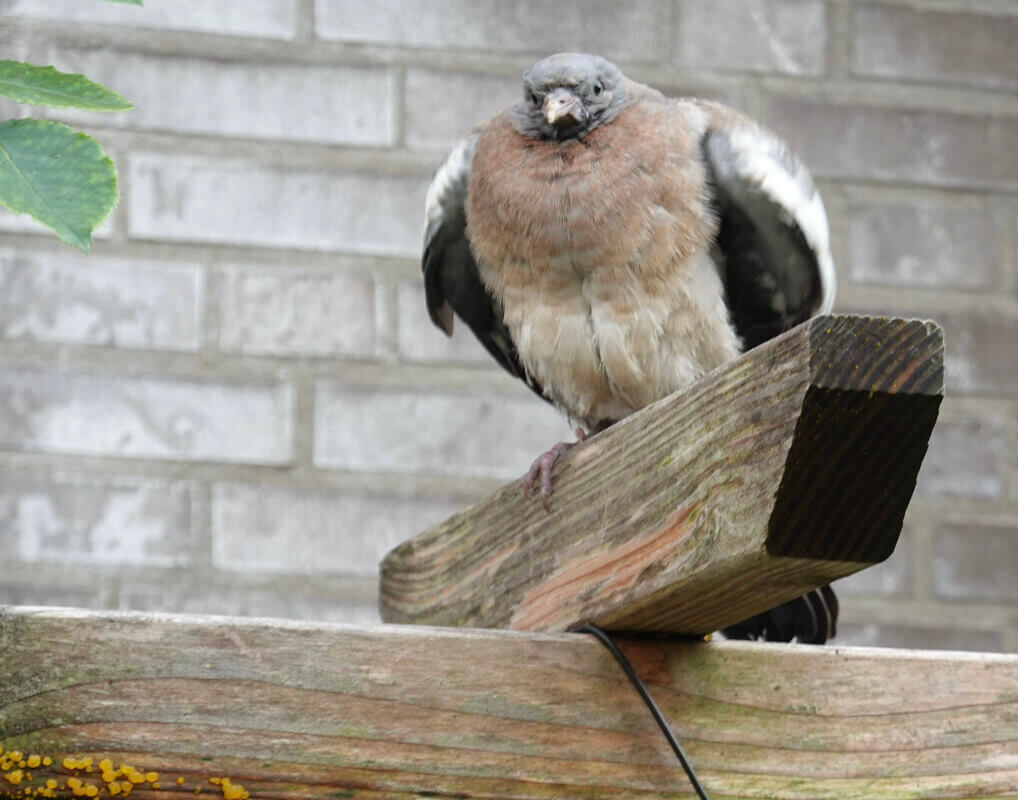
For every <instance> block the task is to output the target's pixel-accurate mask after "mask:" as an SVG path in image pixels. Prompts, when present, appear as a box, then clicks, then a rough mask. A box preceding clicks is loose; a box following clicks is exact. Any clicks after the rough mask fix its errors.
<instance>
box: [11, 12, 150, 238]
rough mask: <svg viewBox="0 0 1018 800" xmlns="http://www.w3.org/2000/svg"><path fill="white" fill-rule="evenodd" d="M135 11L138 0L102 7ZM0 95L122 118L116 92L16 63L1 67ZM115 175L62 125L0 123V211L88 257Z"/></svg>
mask: <svg viewBox="0 0 1018 800" xmlns="http://www.w3.org/2000/svg"><path fill="white" fill-rule="evenodd" d="M107 2H111V3H122V4H125V5H133V6H140V5H141V4H142V0H107ZM0 94H2V95H6V96H7V97H10V98H11V99H12V100H14V101H15V102H18V103H28V104H30V105H45V106H51V107H53V108H80V109H85V110H86V111H127V110H129V109H131V108H133V106H132V105H131V103H130V102H128V101H127V100H125V99H124V98H123V97H121V96H120V95H119V94H117V93H116V92H114V91H112V90H110V89H107V88H106V87H105V86H103V85H102V84H99V83H95V82H94V81H91V80H89V79H88V78H86V77H84V76H83V75H73V74H70V73H66V72H59V71H57V70H56V69H55V68H53V67H39V66H35V65H34V64H24V63H22V62H20V61H0ZM119 199H120V192H119V190H118V189H117V169H116V167H115V166H114V165H113V161H112V160H111V159H110V158H109V156H107V155H106V153H105V152H103V149H102V147H101V146H100V144H99V143H98V142H97V141H96V140H95V139H93V138H91V137H90V136H87V135H86V134H84V133H80V132H77V131H75V130H73V129H72V128H70V127H68V126H67V125H64V124H63V123H62V122H48V121H44V120H40V119H31V118H29V119H15V120H8V121H6V122H2V123H0V205H2V206H4V207H5V208H6V209H7V210H8V211H10V212H11V213H13V214H28V215H29V216H31V217H34V218H35V219H36V220H38V221H39V222H41V223H42V224H43V225H46V226H48V227H49V228H52V229H53V231H54V232H55V233H56V234H57V236H58V237H60V240H61V241H63V242H66V243H67V244H70V245H73V246H74V247H77V248H80V249H81V250H83V251H84V252H86V253H87V252H88V249H89V246H90V245H91V243H92V232H93V231H94V230H95V229H96V228H97V227H98V226H99V225H101V224H102V223H103V220H105V219H106V218H107V217H108V216H109V214H110V212H111V211H112V210H113V208H114V207H115V206H116V204H117V201H118V200H119Z"/></svg>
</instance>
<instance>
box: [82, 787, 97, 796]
mask: <svg viewBox="0 0 1018 800" xmlns="http://www.w3.org/2000/svg"><path fill="white" fill-rule="evenodd" d="M97 794H99V787H98V786H92V785H91V784H89V786H88V787H87V788H86V789H85V796H86V797H95V796H96V795H97Z"/></svg>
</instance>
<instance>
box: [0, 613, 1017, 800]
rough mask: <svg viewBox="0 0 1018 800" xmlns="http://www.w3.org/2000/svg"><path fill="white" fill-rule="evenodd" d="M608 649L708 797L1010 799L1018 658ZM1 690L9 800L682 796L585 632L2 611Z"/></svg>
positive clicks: (671, 761) (644, 715) (747, 647)
mask: <svg viewBox="0 0 1018 800" xmlns="http://www.w3.org/2000/svg"><path fill="white" fill-rule="evenodd" d="M620 643H621V645H622V648H623V649H624V650H625V652H626V653H627V655H628V656H629V658H630V659H631V660H632V662H633V665H634V666H635V668H636V670H637V672H638V673H639V674H640V675H641V676H642V677H643V678H644V680H645V681H647V683H648V686H649V689H650V692H651V694H652V695H653V696H654V697H655V699H656V701H657V702H658V704H659V705H660V707H661V709H662V711H663V712H664V714H665V715H666V717H667V718H668V719H669V720H670V721H671V723H672V725H673V727H674V729H675V730H676V733H677V735H678V736H679V737H680V739H681V741H682V743H683V746H684V748H685V749H686V751H687V753H688V755H689V757H690V759H691V761H692V763H693V765H694V767H695V768H696V770H697V772H698V774H699V776H700V778H701V780H702V781H703V782H704V785H705V786H706V788H707V790H708V792H710V793H711V796H712V797H713V798H715V800H719V798H750V797H752V798H764V797H766V798H795V799H796V800H805V799H807V798H839V800H842V799H845V798H856V799H861V798H872V799H873V800H877V799H879V800H887V798H905V797H910V798H916V797H938V798H962V797H975V796H981V797H984V796H991V795H992V796H994V797H998V796H1001V797H1003V796H1007V797H1018V694H1016V687H1018V657H1015V656H991V655H979V654H961V653H920V652H908V651H889V650H884V651H878V650H871V649H851V648H831V647H827V648H816V647H808V646H799V645H765V644H757V643H746V642H718V643H702V642H699V643H697V642H679V641H668V640H664V639H661V638H656V637H655V638H651V637H646V638H642V639H641V638H633V639H622V640H620ZM0 675H2V676H3V680H2V681H0V745H2V747H3V748H4V751H5V753H6V754H8V755H9V754H10V752H11V751H12V750H18V751H21V759H22V760H26V767H24V768H21V777H20V781H19V782H18V783H12V782H10V780H9V778H10V777H11V776H12V774H13V773H14V772H15V771H16V769H17V767H16V766H13V767H12V766H8V768H7V769H6V770H5V771H4V772H2V773H0V793H5V794H7V795H8V796H10V797H15V796H16V797H18V798H22V800H23V798H24V789H25V788H29V789H31V790H33V791H35V790H36V789H39V788H40V787H45V785H46V781H47V780H53V781H56V782H57V789H56V790H55V796H57V797H70V796H71V795H72V794H73V792H72V791H70V790H69V789H68V788H67V787H68V778H69V777H72V776H74V777H76V779H77V780H78V781H81V782H82V783H81V785H80V787H79V788H80V790H81V791H87V786H88V785H92V786H96V787H97V789H99V788H101V789H102V791H101V792H100V793H99V795H98V796H99V797H101V798H109V797H110V795H109V792H108V789H107V788H106V786H107V782H106V781H104V780H103V774H102V773H103V772H104V771H106V772H109V771H111V770H109V769H107V770H103V769H101V768H100V767H99V764H100V762H103V761H104V759H109V761H110V762H111V766H112V769H118V768H120V766H121V765H122V764H125V763H126V764H129V765H130V766H132V767H134V770H135V771H136V772H135V774H137V775H142V776H143V775H145V774H146V773H149V772H155V773H157V777H156V778H155V780H156V782H158V783H159V785H160V789H159V790H158V791H154V790H153V789H152V788H151V787H152V783H151V782H150V781H148V780H142V781H141V782H140V783H138V784H136V785H135V788H134V789H133V793H137V794H141V795H144V796H145V797H149V798H158V797H160V796H166V795H171V796H176V797H181V798H183V797H185V796H186V797H191V798H193V797H194V796H195V795H194V790H195V789H196V788H199V789H201V790H202V794H203V795H204V796H205V797H208V796H209V793H210V792H211V793H214V795H215V796H223V795H224V794H225V793H224V792H223V790H222V787H223V784H222V782H220V783H219V784H210V783H209V780H210V779H211V778H217V779H222V778H229V781H230V784H229V788H230V791H231V793H235V795H236V797H237V798H240V797H242V796H243V793H244V792H246V793H248V794H250V796H251V798H268V797H272V798H339V797H352V798H411V797H417V798H419V797H461V798H466V797H486V798H495V797H497V798H520V799H521V800H523V799H526V800H533V798H584V799H585V800H590V798H623V797H625V798H631V797H646V798H664V797H677V796H683V797H685V796H690V795H691V791H690V788H689V784H688V783H687V781H686V778H685V776H684V774H683V772H682V770H681V769H680V768H679V766H678V764H677V763H676V760H675V758H674V755H673V754H672V753H671V751H670V750H669V749H668V746H667V745H666V743H665V741H664V738H663V737H662V736H661V734H660V731H658V729H657V727H656V726H655V725H654V723H653V722H652V720H651V718H650V715H649V714H648V712H647V709H646V707H645V706H644V705H643V703H642V702H641V700H640V699H639V697H638V696H637V694H636V692H635V691H634V690H633V688H632V686H631V685H630V684H629V683H628V682H627V680H626V679H625V678H624V676H623V674H622V672H621V670H620V669H619V668H618V665H617V664H616V663H615V662H614V660H613V659H612V657H611V656H610V655H609V654H608V652H607V651H606V650H604V648H603V647H602V646H601V645H600V644H599V643H598V642H596V641H594V640H593V639H592V638H591V637H589V636H583V635H580V634H529V633H528V634H524V633H515V632H510V631H476V630H454V629H429V628H408V627H399V626H376V627H353V626H338V625H332V626H330V625H311V624H301V623H291V622H281V621H269V620H238V619H232V620H231V619H225V618H209V617H206V618H201V617H174V616H157V617H148V616H142V615H115V614H97V613H91V612H71V611H67V610H52V609H49V610H44V609H35V610H31V609H0ZM30 754H31V755H36V756H38V757H39V765H38V766H37V767H35V768H28V767H27V759H28V757H29V755H30ZM44 756H46V757H48V758H49V759H51V762H52V763H51V764H50V765H48V766H45V765H43V764H42V763H41V759H42V757H44ZM67 757H70V758H71V759H73V760H72V761H71V762H70V763H71V765H72V767H73V766H74V765H79V766H80V765H82V764H83V759H85V758H90V759H91V761H92V769H91V771H86V770H85V769H83V768H77V769H74V768H71V769H67V768H64V767H63V766H62V765H63V763H64V758H67ZM0 758H2V756H0ZM32 763H35V762H34V761H33V762H32ZM28 772H31V780H28V779H27V778H26V777H25V776H26V773H28ZM4 775H6V776H7V777H8V779H7V780H5V779H4V777H3V776H4ZM149 777H152V776H149ZM178 778H182V779H183V782H182V783H178V782H177V779H178ZM238 787H239V789H238ZM35 796H38V795H35ZM84 796H87V795H84Z"/></svg>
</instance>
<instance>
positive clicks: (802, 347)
mask: <svg viewBox="0 0 1018 800" xmlns="http://www.w3.org/2000/svg"><path fill="white" fill-rule="evenodd" d="M943 347H944V342H943V332H942V331H941V329H940V328H939V327H938V326H937V325H936V324H934V323H932V322H920V321H916V320H901V319H872V318H864V317H847V316H829V317H819V318H816V319H814V320H811V321H810V322H808V323H806V324H804V325H801V326H799V327H798V328H795V329H794V330H792V331H789V332H788V333H786V334H785V335H783V336H781V337H780V338H778V339H775V340H772V341H771V342H768V343H767V344H765V345H763V346H761V347H758V348H756V349H754V350H752V351H750V352H749V353H746V354H745V355H743V356H742V357H740V358H739V359H737V360H736V361H734V362H732V363H730V364H728V365H726V366H724V367H722V368H720V369H718V370H715V371H714V372H712V373H711V374H710V375H708V376H706V377H705V378H704V379H703V380H701V381H700V382H699V383H697V384H695V385H694V386H693V387H692V388H691V389H689V390H688V391H687V392H685V393H681V394H675V395H672V396H671V397H669V398H667V399H665V400H663V401H661V402H659V403H656V404H654V405H652V406H649V407H648V408H646V409H644V410H642V411H640V412H639V413H637V414H634V415H632V416H631V417H628V418H626V419H624V420H622V421H621V422H619V423H618V424H616V425H615V426H613V427H612V428H610V429H609V430H608V431H606V432H605V433H603V434H600V435H598V436H596V437H594V438H592V439H589V440H588V441H587V442H586V443H584V444H583V445H582V446H579V447H577V448H575V449H574V450H572V451H571V452H570V453H569V454H568V455H567V456H566V457H565V458H564V459H563V460H562V462H561V463H560V464H559V465H558V466H556V469H555V473H554V479H555V487H556V488H555V495H554V497H553V499H552V502H553V512H552V513H551V514H550V515H549V514H546V513H545V511H544V509H543V508H542V507H541V505H540V503H538V502H531V501H527V500H526V499H524V498H523V494H522V488H521V483H520V482H519V481H517V482H515V483H512V484H510V485H508V486H506V487H505V488H504V489H502V490H501V491H499V492H498V493H496V494H495V495H493V496H492V497H490V498H489V499H487V500H486V501H484V502H482V503H480V504H479V505H476V506H474V507H473V508H470V509H468V510H466V511H464V512H462V513H460V514H457V515H456V516H454V517H452V518H450V519H449V520H447V521H446V522H445V523H443V524H441V525H439V526H437V527H435V528H433V529H431V530H430V531H427V532H426V533H423V534H421V535H420V536H417V537H416V538H414V539H412V540H411V541H409V542H406V543H405V544H403V545H401V546H400V547H398V548H396V549H395V550H393V551H392V552H391V553H389V555H388V556H386V558H385V560H384V561H383V562H382V569H381V612H382V618H383V619H385V620H386V621H390V622H404V623H424V624H432V625H466V626H472V627H509V628H515V629H521V630H548V631H564V630H569V629H570V628H573V627H576V626H578V625H580V624H583V623H589V622H592V623H596V624H598V625H600V626H602V627H604V628H609V629H616V630H630V631H636V630H642V631H666V632H681V633H687V634H702V633H707V632H709V631H713V630H717V629H719V628H723V627H725V626H726V625H731V624H733V623H735V622H738V621H740V620H742V619H744V618H746V617H749V616H751V615H752V614H755V613H757V612H759V611H763V610H765V609H767V608H770V607H772V606H774V605H777V604H779V603H781V602H784V601H786V600H789V599H791V598H793V597H796V596H798V595H800V594H802V593H804V592H806V591H808V590H810V589H813V588H816V587H817V586H821V585H823V584H826V583H829V582H831V581H832V580H834V579H836V578H840V577H843V576H845V575H848V574H850V573H852V572H856V571H857V570H860V569H862V568H864V567H866V566H868V565H870V564H873V563H875V562H878V561H882V560H884V559H885V558H887V557H888V556H889V555H890V554H891V552H892V551H893V549H894V546H895V543H896V542H897V539H898V534H899V533H900V531H901V523H902V518H903V517H904V514H905V509H906V508H907V506H908V502H909V500H910V498H911V496H912V491H913V489H914V487H915V479H916V475H917V473H918V471H919V466H920V464H921V462H922V459H923V456H924V454H925V452H926V446H927V442H928V440H929V436H930V433H931V431H932V429H933V425H934V422H935V421H936V417H937V411H938V409H939V406H940V401H941V399H942V394H943Z"/></svg>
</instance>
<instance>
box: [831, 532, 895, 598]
mask: <svg viewBox="0 0 1018 800" xmlns="http://www.w3.org/2000/svg"><path fill="white" fill-rule="evenodd" d="M910 539H911V537H910V535H909V531H908V530H907V529H905V530H903V531H902V532H901V538H900V539H899V540H898V545H897V547H895V548H894V552H893V553H892V554H891V557H890V558H888V559H887V560H886V561H884V562H882V563H880V564H876V565H874V566H872V567H867V568H866V569H864V570H862V571H861V572H857V573H855V574H854V575H850V576H849V577H847V578H842V579H841V580H840V581H838V582H837V583H835V584H834V588H835V590H836V591H837V593H838V594H839V595H845V596H848V597H851V596H853V595H866V594H871V595H872V594H878V595H894V594H898V595H900V594H905V593H906V592H907V591H908V585H909V580H910V576H911V572H912V569H911V563H912V558H911V547H910Z"/></svg>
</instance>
